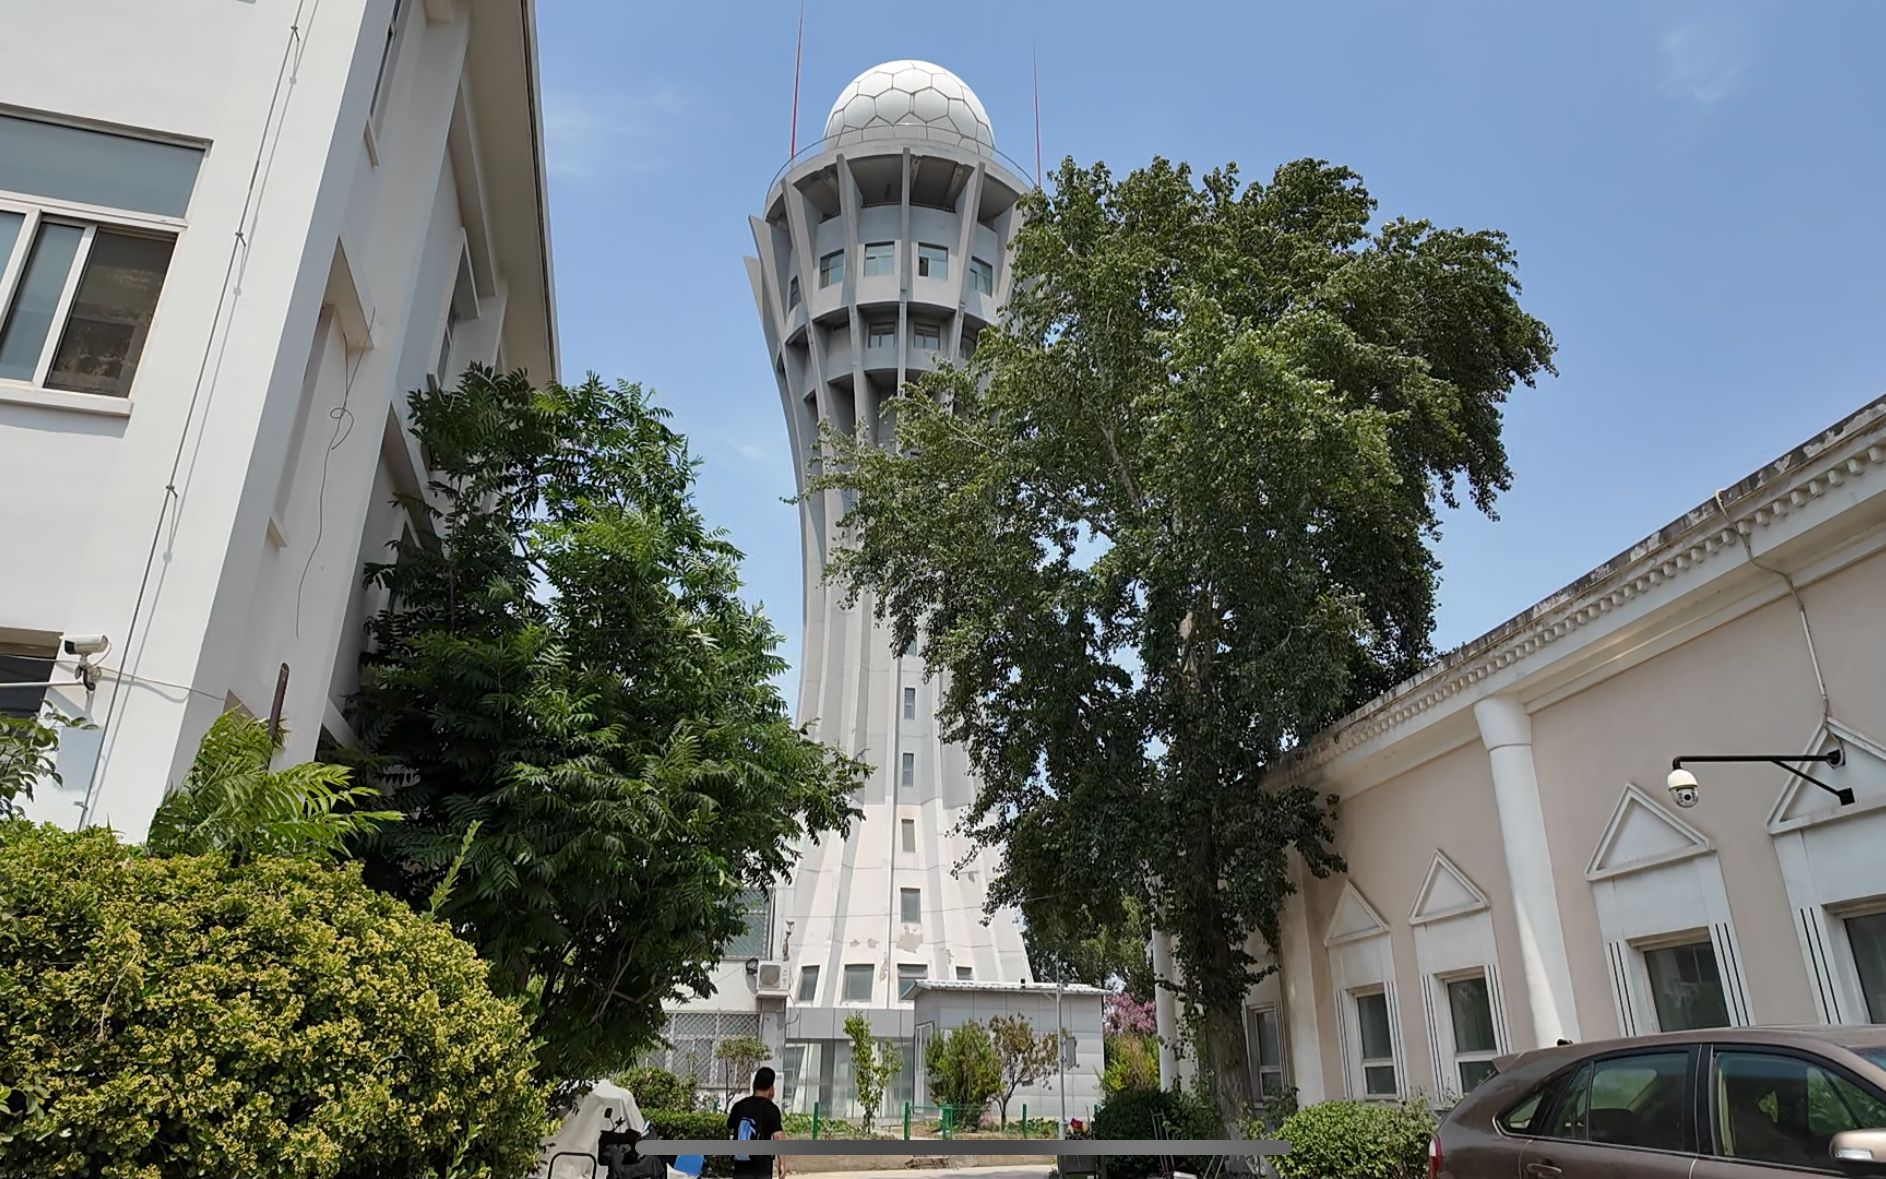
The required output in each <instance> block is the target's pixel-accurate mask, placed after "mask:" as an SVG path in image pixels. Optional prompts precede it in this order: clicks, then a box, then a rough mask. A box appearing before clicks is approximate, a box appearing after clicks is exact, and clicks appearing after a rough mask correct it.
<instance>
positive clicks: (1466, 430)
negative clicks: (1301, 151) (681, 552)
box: [809, 160, 1552, 1120]
mask: <svg viewBox="0 0 1886 1179" xmlns="http://www.w3.org/2000/svg"><path fill="white" fill-rule="evenodd" d="M1373 210H1374V201H1373V199H1372V198H1371V197H1370V196H1369V194H1368V192H1367V191H1366V190H1365V189H1364V188H1363V186H1362V183H1361V181H1360V179H1359V178H1358V177H1357V176H1355V175H1354V174H1353V173H1351V172H1350V171H1348V170H1347V169H1344V168H1340V167H1334V166H1331V165H1329V164H1326V163H1323V162H1320V161H1313V160H1305V161H1299V162H1296V163H1292V164H1287V165H1285V166H1283V167H1281V168H1279V169H1278V170H1277V172H1276V173H1275V175H1274V177H1273V178H1272V179H1271V180H1270V182H1269V183H1267V184H1266V183H1258V184H1250V185H1246V184H1244V183H1242V182H1241V181H1240V180H1239V178H1238V175H1237V172H1236V170H1235V169H1234V168H1231V167H1226V168H1223V169H1219V170H1217V171H1214V172H1212V173H1211V174H1209V175H1207V176H1205V177H1203V178H1202V180H1199V181H1196V182H1195V180H1194V177H1193V175H1192V173H1191V172H1190V170H1189V169H1187V168H1186V167H1184V166H1174V165H1171V164H1169V163H1167V162H1166V161H1164V160H1156V161H1154V163H1153V164H1152V165H1151V166H1149V167H1147V168H1145V169H1142V170H1139V171H1136V172H1134V173H1132V174H1131V175H1129V176H1127V177H1125V178H1124V179H1116V178H1115V177H1114V176H1113V175H1112V174H1111V173H1110V172H1109V171H1108V170H1107V168H1106V167H1105V166H1104V165H1095V166H1093V167H1091V168H1085V169H1083V168H1078V167H1076V166H1075V165H1074V164H1073V163H1072V161H1068V162H1065V163H1063V164H1062V166H1061V168H1060V170H1059V172H1058V174H1057V175H1056V176H1055V178H1054V183H1053V195H1052V196H1048V195H1044V194H1042V193H1039V192H1037V193H1036V194H1034V195H1033V196H1031V197H1030V198H1029V199H1028V203H1027V205H1026V209H1025V213H1026V220H1025V222H1024V225H1023V227H1022V228H1021V229H1020V231H1019V232H1018V235H1017V238H1016V243H1015V253H1014V282H1013V288H1012V289H1013V290H1014V292H1015V293H1014V294H1013V296H1012V297H1011V299H1010V301H1009V304H1008V307H1007V310H1006V314H1005V321H1004V322H1003V323H1001V324H999V325H996V326H995V327H993V328H991V329H990V330H988V331H985V332H984V333H983V334H982V335H981V337H979V340H978V344H977V348H976V351H975V355H974V358H973V361H972V362H971V364H970V365H969V366H968V367H967V368H965V369H946V370H944V371H941V372H939V373H937V374H935V375H934V376H931V377H927V378H925V379H923V380H921V381H918V382H915V383H914V384H913V386H912V387H911V388H910V389H909V390H908V391H907V395H906V396H904V397H902V398H900V399H898V400H897V401H895V402H894V403H893V405H892V411H893V415H894V418H895V425H896V430H895V439H894V443H893V445H891V446H888V447H879V446H877V445H874V444H873V443H872V441H871V440H870V439H869V438H868V437H867V436H865V435H862V434H861V435H859V436H855V437H854V436H846V435H843V434H840V433H836V432H828V433H827V435H826V436H825V437H824V439H823V440H822V443H821V453H820V455H819V456H818V462H817V464H816V465H815V468H814V475H815V478H814V479H813V480H812V481H811V482H810V483H809V487H810V488H811V489H812V493H816V492H818V491H822V490H832V489H842V490H844V491H846V492H848V493H849V494H851V495H852V496H854V497H855V498H854V501H853V502H854V506H853V508H852V510H851V511H850V512H849V514H848V516H847V519H846V522H845V527H846V528H847V530H848V535H851V536H853V537H854V538H855V543H853V544H852V545H850V546H848V547H847V548H845V549H844V550H842V551H841V552H840V553H839V554H838V555H837V556H836V557H835V559H834V560H833V562H832V564H831V573H832V575H834V576H835V577H836V578H837V579H838V580H839V581H840V582H841V583H843V584H846V585H848V587H849V588H850V590H851V591H852V593H853V594H854V595H856V594H858V593H861V592H866V591H868V592H869V593H870V595H871V600H872V602H873V603H874V604H875V607H876V609H877V610H878V612H879V614H880V616H882V617H884V618H886V619H887V620H888V622H889V623H890V625H891V627H892V629H893V631H894V635H895V639H896V642H897V645H898V646H899V647H900V648H901V649H904V650H910V649H917V650H920V651H921V653H922V656H923V658H924V660H925V662H926V664H927V665H928V666H929V667H930V668H931V669H932V670H936V671H941V672H943V673H945V674H944V677H943V680H942V682H943V683H944V685H945V691H944V695H943V698H942V700H941V702H940V708H939V712H938V717H939V721H940V723H941V725H942V727H943V735H944V736H945V737H947V738H948V739H950V740H954V741H959V742H962V743H963V744H964V746H965V747H966V748H967V749H968V751H969V756H970V758H971V759H972V761H973V764H974V766H975V768H976V770H977V771H978V773H979V775H980V777H981V780H982V783H983V786H982V790H981V793H980V796H979V797H978V799H977V800H976V804H975V807H974V811H973V814H972V827H973V831H974V834H975V836H976V838H977V839H978V840H980V841H981V842H982V843H983V844H985V845H990V846H998V847H1000V848H1001V849H1002V853H1003V854H1002V867H1001V871H1000V874H999V878H998V879H997V880H996V881H995V882H994V884H993V887H992V888H991V890H990V894H989V902H990V904H991V905H1010V904H1018V903H1019V904H1021V905H1022V907H1023V909H1024V912H1025V914H1026V916H1027V918H1028V921H1029V923H1030V924H1031V925H1032V924H1035V923H1037V922H1040V923H1042V924H1044V925H1047V926H1050V927H1054V926H1058V927H1060V928H1067V929H1083V928H1085V929H1095V928H1109V927H1117V926H1118V925H1119V924H1120V923H1121V922H1122V921H1123V920H1124V919H1125V916H1126V905H1127V902H1128V900H1133V901H1137V902H1138V903H1139V904H1140V905H1142V906H1143V907H1144V909H1145V911H1146V912H1147V914H1148V915H1149V917H1150V918H1151V919H1152V921H1153V922H1154V923H1155V924H1156V925H1157V926H1159V927H1160V928H1162V929H1164V930H1165V931H1167V932H1169V933H1171V934H1172V935H1173V937H1174V939H1175V942H1176V946H1175V950H1176V953H1177V957H1178V963H1179V966H1180V968H1181V971H1182V975H1183V979H1184V980H1185V981H1184V987H1183V990H1182V993H1181V997H1182V998H1183V1000H1184V1001H1185V1003H1186V1004H1187V1005H1188V1006H1189V1007H1191V1008H1194V1009H1196V1010H1198V1011H1199V1012H1200V1013H1201V1014H1202V1018H1203V1020H1204V1026H1205V1030H1206V1035H1205V1037H1204V1041H1205V1043H1206V1045H1207V1046H1208V1049H1209V1052H1210V1054H1211V1056H1212V1057H1213V1059H1211V1060H1209V1061H1206V1062H1203V1063H1205V1064H1207V1065H1209V1066H1211V1067H1209V1069H1208V1071H1209V1072H1210V1073H1211V1074H1212V1075H1213V1076H1215V1077H1216V1078H1217V1084H1218V1091H1217V1096H1218V1100H1219V1103H1220V1108H1221V1112H1222V1113H1223V1114H1224V1116H1225V1117H1226V1118H1227V1120H1229V1119H1231V1118H1233V1117H1236V1116H1241V1115H1242V1113H1243V1110H1244V1108H1245V1107H1247V1106H1249V1105H1250V1104H1251V1103H1252V1101H1253V1099H1254V1096H1255V1095H1254V1094H1252V1093H1251V1092H1250V1082H1249V1074H1248V1071H1247V1069H1246V1067H1245V1059H1244V1057H1245V1046H1244V1037H1243V1034H1242V1031H1241V1027H1240V1007H1241V1003H1242V999H1243V996H1244V994H1245V992H1246V989H1247V988H1248V986H1249V985H1250V984H1251V982H1252V981H1253V980H1254V978H1256V977H1257V976H1258V970H1257V967H1256V963H1255V961H1254V959H1253V957H1252V956H1251V955H1250V954H1249V953H1248V952H1247V951H1246V944H1247V940H1248V939H1249V938H1250V937H1251V936H1252V935H1253V934H1255V935H1258V936H1260V937H1262V938H1264V939H1265V940H1267V941H1269V942H1270V943H1271V944H1273V945H1274V944H1276V941H1277V918H1278V912H1279V909H1280V907H1281V905H1282V904H1283V901H1284V898H1285V897H1286V895H1287V894H1288V893H1289V892H1290V891H1291V889H1292V885H1291V876H1290V870H1289V867H1288V864H1289V860H1288V853H1289V852H1290V851H1291V850H1292V849H1295V850H1296V851H1298V852H1299V853H1301V856H1302V860H1303V863H1304V864H1305V866H1306V867H1307V868H1308V870H1309V871H1310V872H1312V873H1316V874H1319V875H1320V874H1325V873H1328V872H1330V871H1333V870H1337V869H1339V868H1340V867H1341V863H1340V860H1339V858H1338V857H1337V856H1336V855H1335V854H1334V853H1333V852H1332V851H1331V850H1330V848H1329V846H1328V845H1329V840H1330V838H1331V831H1332V826H1331V825H1332V819H1333V812H1334V803H1333V800H1326V799H1324V798H1323V797H1321V796H1319V795H1318V794H1317V793H1316V792H1315V791H1313V790H1311V789H1309V788H1308V787H1305V786H1302V785H1296V784H1289V783H1286V782H1283V781H1280V780H1279V779H1278V778H1277V777H1276V776H1275V775H1274V774H1273V773H1272V771H1273V770H1275V769H1276V768H1277V767H1278V766H1279V765H1280V764H1281V763H1282V762H1283V761H1284V759H1285V758H1287V757H1288V756H1289V755H1290V753H1291V752H1292V751H1293V750H1295V749H1297V748H1299V747H1300V746H1302V745H1303V743H1304V742H1306V741H1308V740H1310V739H1311V738H1312V737H1314V736H1315V735H1316V734H1317V733H1318V732H1319V731H1320V730H1322V729H1323V728H1324V727H1325V726H1327V725H1329V724H1330V723H1331V722H1333V721H1335V720H1336V719H1337V718H1339V717H1341V716H1342V715H1343V714H1344V713H1345V712H1346V711H1347V710H1348V709H1350V708H1352V707H1354V706H1355V705H1357V704H1359V703H1360V702H1362V701H1364V700H1366V699H1368V698H1369V697H1370V696H1371V695H1373V694H1375V693H1378V692H1380V691H1383V690H1385V689H1387V688H1388V687H1390V686H1392V685H1393V684H1395V683H1397V682H1399V681H1400V680H1402V679H1403V678H1405V677H1406V676H1408V675H1409V674H1411V673H1412V672H1413V671H1415V670H1416V669H1417V668H1419V667H1420V666H1421V665H1422V664H1423V662H1424V661H1425V660H1426V659H1427V658H1428V657H1429V656H1430V654H1431V647H1430V643H1429V634H1430V631H1431V628H1432V621H1433V613H1434V594H1435V584H1436V579H1435V571H1436V562H1435V559H1434V557H1433V555H1432V553H1431V552H1430V551H1429V548H1428V544H1429V542H1430V541H1431V540H1432V538H1433V537H1434V536H1435V535H1436V533H1437V532H1438V530H1439V527H1440V517H1439V510H1440V507H1441V505H1443V504H1445V505H1449V506H1452V505H1454V504H1456V502H1457V501H1458V500H1459V499H1460V498H1461V497H1463V496H1465V497H1466V498H1469V499H1470V500H1471V502H1472V503H1473V504H1475V505H1476V506H1477V507H1479V508H1480V509H1482V510H1488V511H1490V510H1491V507H1492V504H1493V500H1494V497H1495V495H1496V494H1497V493H1498V492H1499V491H1501V490H1502V489H1504V488H1506V487H1507V486H1508V484H1509V482H1510V478H1511V476H1510V472H1509V470H1508V467H1507V459H1506V452H1505V450H1504V448H1503V446H1502V443H1501V439H1500V428H1501V407H1502V404H1503V402H1504V400H1505V398H1506V397H1507V395H1508V393H1509V392H1510V391H1511V390H1512V389H1513V388H1514V387H1515V385H1516V384H1518V383H1522V382H1525V383H1529V382H1530V381H1531V380H1532V379H1533V378H1534V377H1535V375H1536V374H1538V373H1539V372H1540V371H1542V370H1547V371H1549V370H1550V366H1551V358H1552V341H1551V336H1550V333H1549V332H1548V331H1547V329H1546V327H1545V325H1544V324H1542V323H1540V322H1539V321H1538V320H1536V319H1534V318H1533V317H1531V316H1530V315H1527V314H1526V313H1524V312H1523V311H1522V310H1521V309H1520V307H1519V304H1518V302H1517V292H1518V284H1517V282H1516V280H1515V278H1514V271H1513V266H1514V255H1513V253H1512V250H1511V249H1510V248H1509V245H1508V243H1507V239H1506V238H1505V237H1504V236H1503V235H1502V234H1500V233H1497V232H1492V231H1472V232H1470V231H1465V230H1451V229H1440V228H1436V227H1435V226H1433V225H1431V224H1429V223H1428V222H1425V221H1410V220H1391V221H1388V222H1386V223H1384V224H1381V225H1379V226H1376V227H1375V228H1373V230H1372V229H1371V227H1370V219H1371V216H1372V213H1373Z"/></svg>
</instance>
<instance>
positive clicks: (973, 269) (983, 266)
mask: <svg viewBox="0 0 1886 1179" xmlns="http://www.w3.org/2000/svg"><path fill="white" fill-rule="evenodd" d="M969 289H970V290H972V291H975V292H976V293H977V294H979V295H993V294H995V267H993V266H991V265H989V264H988V263H987V262H984V261H983V260H982V259H980V258H971V259H970V260H969Z"/></svg>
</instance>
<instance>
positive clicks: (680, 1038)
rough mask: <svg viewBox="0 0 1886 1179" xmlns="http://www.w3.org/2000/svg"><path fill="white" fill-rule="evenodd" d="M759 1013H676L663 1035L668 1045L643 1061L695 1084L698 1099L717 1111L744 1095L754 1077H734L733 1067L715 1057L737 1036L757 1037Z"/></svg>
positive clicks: (672, 1015)
mask: <svg viewBox="0 0 1886 1179" xmlns="http://www.w3.org/2000/svg"><path fill="white" fill-rule="evenodd" d="M759 1034H760V1017H759V1014H758V1013H757V1012H750V1011H747V1012H742V1011H675V1012H670V1013H669V1016H668V1026H667V1028H666V1029H665V1030H664V1032H663V1034H662V1039H663V1040H664V1041H665V1044H664V1045H663V1046H662V1047H660V1048H657V1049H655V1050H654V1051H653V1052H650V1053H649V1054H648V1055H647V1056H644V1057H643V1058H642V1063H643V1064H646V1065H653V1066H655V1067H657V1068H665V1069H667V1070H668V1071H669V1072H671V1073H673V1074H674V1075H675V1076H677V1077H680V1078H681V1079H682V1080H684V1081H693V1082H694V1087H695V1092H696V1095H697V1096H696V1100H697V1101H701V1102H703V1103H706V1104H710V1105H712V1106H714V1107H716V1108H719V1107H721V1106H724V1105H725V1104H726V1103H727V1100H728V1099H730V1098H732V1097H734V1096H736V1095H738V1094H741V1093H745V1092H746V1091H747V1089H748V1087H749V1086H750V1085H751V1084H752V1083H753V1078H752V1077H747V1076H735V1075H734V1073H733V1066H731V1065H730V1064H728V1063H727V1062H726V1061H724V1060H721V1059H720V1058H719V1057H718V1056H716V1055H715V1050H716V1049H718V1048H719V1047H720V1044H721V1041H723V1040H728V1039H732V1038H733V1037H735V1036H758V1035H759Z"/></svg>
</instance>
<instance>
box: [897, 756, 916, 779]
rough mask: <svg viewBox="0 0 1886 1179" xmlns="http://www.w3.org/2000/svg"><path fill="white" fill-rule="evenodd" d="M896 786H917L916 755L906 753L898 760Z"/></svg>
mask: <svg viewBox="0 0 1886 1179" xmlns="http://www.w3.org/2000/svg"><path fill="white" fill-rule="evenodd" d="M897 784H898V785H899V786H915V785H916V784H917V755H916V754H914V753H906V754H904V756H903V757H901V758H899V759H898V770H897Z"/></svg>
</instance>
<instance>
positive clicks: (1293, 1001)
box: [1277, 852, 1336, 1105]
mask: <svg viewBox="0 0 1886 1179" xmlns="http://www.w3.org/2000/svg"><path fill="white" fill-rule="evenodd" d="M1290 878H1291V881H1292V882H1293V883H1294V884H1295V885H1296V886H1297V887H1296V889H1295V891H1293V892H1292V893H1291V894H1290V895H1289V896H1287V897H1285V898H1284V906H1283V913H1282V914H1281V915H1280V916H1279V918H1278V926H1279V928H1280V929H1281V931H1282V933H1283V944H1282V945H1281V946H1278V947H1277V964H1278V970H1279V973H1280V974H1281V976H1282V979H1281V985H1282V989H1283V996H1284V1004H1283V1015H1284V1053H1285V1056H1286V1059H1287V1062H1288V1065H1289V1069H1290V1083H1291V1084H1293V1085H1295V1086H1296V1087H1297V1100H1298V1101H1300V1102H1302V1103H1304V1104H1306V1105H1307V1104H1309V1103H1310V1102H1313V1101H1322V1100H1324V1099H1326V1098H1329V1097H1334V1096H1336V1094H1333V1093H1329V1092H1327V1091H1325V1089H1324V1088H1323V1034H1322V1029H1321V1028H1320V1027H1319V1026H1318V1023H1319V1021H1318V1019H1317V1008H1316V995H1317V986H1316V962H1315V955H1316V954H1317V952H1318V951H1319V950H1321V948H1322V947H1321V946H1319V945H1318V944H1317V942H1316V940H1315V938H1314V937H1312V936H1311V934H1310V914H1309V910H1308V908H1307V907H1306V900H1305V897H1304V895H1303V883H1304V872H1303V860H1302V858H1301V857H1300V856H1298V855H1297V854H1296V853H1295V852H1292V853H1290Z"/></svg>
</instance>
